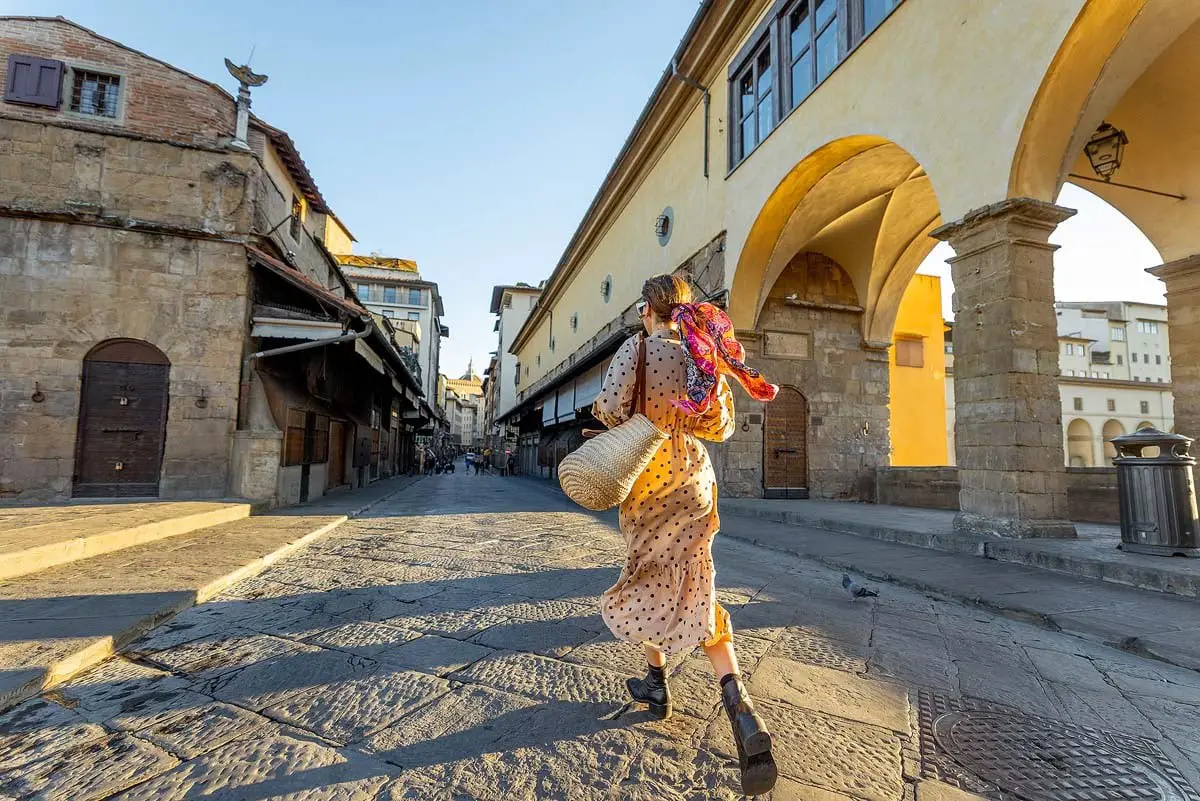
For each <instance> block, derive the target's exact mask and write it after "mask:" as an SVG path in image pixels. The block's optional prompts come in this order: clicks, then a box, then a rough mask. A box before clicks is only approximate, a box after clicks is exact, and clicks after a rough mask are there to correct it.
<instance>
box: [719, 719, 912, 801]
mask: <svg viewBox="0 0 1200 801" xmlns="http://www.w3.org/2000/svg"><path fill="white" fill-rule="evenodd" d="M757 708H758V711H759V713H760V714H762V716H763V718H764V719H765V720H766V722H767V725H768V727H769V728H770V730H771V734H772V736H773V737H774V742H775V748H774V749H773V752H774V755H775V760H776V762H777V763H778V765H779V770H780V772H781V773H782V774H784V775H785V776H787V777H790V778H792V779H794V780H796V781H798V782H800V783H802V784H807V785H812V786H816V787H821V788H824V789H826V790H831V791H833V792H837V793H843V794H846V795H850V796H854V797H855V798H863V799H868V800H869V801H898V799H899V798H900V795H901V787H902V786H903V777H902V774H901V769H900V765H901V758H900V738H899V737H898V736H897V735H895V734H894V733H892V732H889V731H887V730H885V729H879V728H875V727H873V726H866V725H863V724H861V723H851V722H849V721H845V720H841V719H838V718H831V717H829V716H827V715H821V714H819V713H814V712H808V711H806V710H803V709H796V708H794V707H791V706H788V705H786V704H773V703H768V702H761V703H758V704H757ZM705 743H706V744H707V745H709V746H710V747H712V748H713V749H714V750H716V751H717V752H718V753H721V754H724V755H725V756H727V757H730V758H736V754H737V751H736V748H735V746H734V743H733V733H732V732H731V730H730V726H729V720H728V719H727V718H725V717H723V716H718V717H717V718H716V719H715V720H714V721H713V722H712V723H711V724H709V728H708V736H707V737H706V738H705Z"/></svg>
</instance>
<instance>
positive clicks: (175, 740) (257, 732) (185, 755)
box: [137, 703, 274, 759]
mask: <svg viewBox="0 0 1200 801" xmlns="http://www.w3.org/2000/svg"><path fill="white" fill-rule="evenodd" d="M273 730H274V724H273V723H272V722H271V721H270V720H268V719H267V718H264V717H262V716H261V715H256V714H254V713H253V712H247V711H246V710H244V709H239V708H238V707H236V706H229V705H228V704H219V703H209V704H205V705H203V706H195V707H192V708H190V709H186V710H183V711H172V712H164V713H161V714H159V715H158V716H157V718H155V719H152V720H149V721H147V725H146V726H144V727H142V728H140V729H138V731H137V736H138V737H140V738H141V739H143V740H149V741H150V742H152V743H154V744H155V745H158V746H160V747H162V748H163V749H165V750H167V751H169V752H170V753H172V754H174V755H175V756H177V757H179V758H181V759H192V758H194V757H198V756H200V755H201V754H206V753H208V752H209V751H212V750H214V749H216V748H220V747H221V746H223V745H225V744H226V743H228V742H232V741H234V740H241V739H244V738H247V737H259V736H263V735H264V734H266V733H267V732H273Z"/></svg>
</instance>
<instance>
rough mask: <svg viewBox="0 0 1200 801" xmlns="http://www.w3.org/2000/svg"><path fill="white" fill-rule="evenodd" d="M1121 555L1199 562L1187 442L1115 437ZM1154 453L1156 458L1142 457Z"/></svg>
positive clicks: (1161, 435) (1176, 437) (1156, 434)
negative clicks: (1196, 559) (1188, 558)
mask: <svg viewBox="0 0 1200 801" xmlns="http://www.w3.org/2000/svg"><path fill="white" fill-rule="evenodd" d="M1110 442H1112V444H1113V447H1114V448H1116V451H1117V456H1116V458H1115V459H1113V464H1114V465H1116V468H1117V493H1118V495H1119V498H1118V500H1119V501H1120V506H1121V544H1120V546H1119V547H1120V548H1121V550H1123V551H1128V552H1131V553H1148V554H1155V555H1158V556H1196V557H1200V515H1197V513H1196V482H1195V478H1194V476H1193V470H1192V468H1193V467H1195V465H1196V459H1195V457H1194V456H1192V455H1191V453H1190V449H1191V445H1192V440H1191V439H1190V438H1189V437H1185V436H1183V435H1182V434H1168V433H1166V432H1163V431H1159V430H1158V429H1156V428H1143V429H1141V430H1140V431H1135V432H1134V433H1132V434H1125V435H1124V436H1120V437H1114V438H1113V439H1112V440H1110ZM1151 447H1157V448H1158V455H1157V456H1146V455H1144V454H1143V451H1145V450H1146V449H1147V448H1151Z"/></svg>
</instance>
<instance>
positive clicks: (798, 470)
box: [763, 387, 808, 498]
mask: <svg viewBox="0 0 1200 801" xmlns="http://www.w3.org/2000/svg"><path fill="white" fill-rule="evenodd" d="M763 490H764V492H763V496H764V497H766V498H807V497H808V401H807V400H806V399H805V397H804V396H803V395H802V394H800V391H799V390H797V389H793V388H792V387H781V388H780V389H779V395H778V396H777V397H776V398H775V400H774V401H773V402H771V403H768V404H767V419H766V423H765V425H764V426H763Z"/></svg>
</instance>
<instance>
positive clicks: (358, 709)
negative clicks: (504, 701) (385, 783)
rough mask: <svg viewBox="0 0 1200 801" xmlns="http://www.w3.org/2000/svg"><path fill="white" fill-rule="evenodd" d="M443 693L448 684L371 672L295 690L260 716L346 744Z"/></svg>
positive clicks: (423, 676) (414, 675)
mask: <svg viewBox="0 0 1200 801" xmlns="http://www.w3.org/2000/svg"><path fill="white" fill-rule="evenodd" d="M449 690H450V683H449V682H447V681H445V680H443V679H439V678H435V677H433V676H429V675H426V674H424V673H417V672H414V671H408V670H393V669H390V668H388V667H387V666H384V667H383V668H382V669H380V670H379V671H378V672H376V673H371V674H367V675H363V676H359V677H357V678H353V679H349V680H346V681H337V682H330V683H325V684H321V685H319V686H316V687H312V688H309V689H306V690H301V691H300V692H298V693H296V694H294V695H292V696H291V697H289V698H288V699H287V700H286V701H284V702H283V703H280V704H277V705H276V706H273V707H270V708H269V709H267V710H265V711H264V713H263V714H265V715H267V716H268V717H271V718H274V719H275V720H279V721H282V722H284V723H290V724H292V725H293V726H296V727H297V728H300V729H304V730H305V731H310V732H313V733H315V734H319V735H320V736H321V737H324V738H325V739H326V740H330V741H332V742H336V743H340V744H346V743H352V742H356V741H358V740H361V739H363V738H364V737H367V736H368V735H370V734H372V733H374V732H375V731H377V730H379V729H382V728H384V727H385V726H387V725H388V724H390V723H392V722H393V721H395V720H396V719H397V718H399V717H400V716H401V715H403V714H404V713H406V712H408V711H410V710H412V709H415V708H417V707H419V706H421V705H423V704H426V703H429V702H430V701H432V700H434V699H435V698H437V697H438V696H439V695H443V694H445V693H446V692H449Z"/></svg>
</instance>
